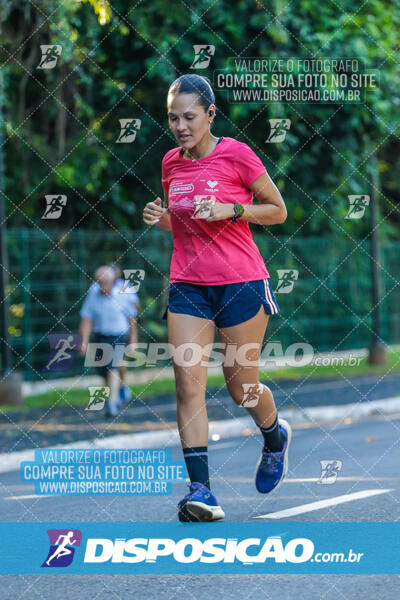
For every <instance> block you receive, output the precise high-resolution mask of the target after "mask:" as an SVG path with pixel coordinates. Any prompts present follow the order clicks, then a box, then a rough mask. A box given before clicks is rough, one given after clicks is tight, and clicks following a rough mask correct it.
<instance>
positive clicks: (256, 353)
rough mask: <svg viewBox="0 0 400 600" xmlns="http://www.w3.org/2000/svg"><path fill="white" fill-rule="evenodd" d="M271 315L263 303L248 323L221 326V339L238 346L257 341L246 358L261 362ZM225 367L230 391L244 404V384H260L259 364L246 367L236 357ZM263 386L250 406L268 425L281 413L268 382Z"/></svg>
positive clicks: (258, 419)
mask: <svg viewBox="0 0 400 600" xmlns="http://www.w3.org/2000/svg"><path fill="white" fill-rule="evenodd" d="M268 319H269V316H268V315H267V314H266V312H265V310H264V307H263V306H261V308H260V310H259V312H258V313H257V314H256V315H255V316H254V317H252V318H251V319H248V320H247V321H245V322H244V323H239V325H233V326H232V327H222V328H220V329H218V337H219V340H220V342H224V343H225V344H236V345H237V349H240V347H241V346H243V345H244V344H249V343H253V344H257V347H254V349H253V348H251V349H249V350H248V351H247V352H246V359H247V360H248V361H254V362H257V363H258V360H259V357H260V354H261V346H262V342H263V339H264V334H265V330H266V328H267V324H268ZM223 371H224V376H225V381H226V386H227V388H228V391H229V393H230V395H231V396H232V398H233V400H234V401H235V402H236V403H237V404H242V402H243V400H244V398H245V396H244V390H243V384H252V385H257V384H259V374H258V365H257V366H250V367H246V366H243V365H240V364H238V362H237V361H236V360H235V362H234V364H233V366H226V365H225V364H224V365H223ZM259 389H260V393H259V394H258V402H257V404H256V406H253V407H246V409H247V410H248V412H249V413H250V414H251V416H252V417H253V419H254V421H255V422H256V424H257V425H258V426H259V427H262V428H264V429H268V428H269V427H271V426H272V425H273V424H274V422H275V420H276V416H277V413H276V408H275V402H274V397H273V395H272V392H271V390H270V389H269V388H268V387H267V386H266V385H262V386H261V385H260V386H259Z"/></svg>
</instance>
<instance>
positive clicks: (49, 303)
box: [8, 228, 400, 380]
mask: <svg viewBox="0 0 400 600" xmlns="http://www.w3.org/2000/svg"><path fill="white" fill-rule="evenodd" d="M253 237H254V240H255V241H256V243H257V244H258V247H259V249H260V252H261V255H262V256H263V258H264V260H265V263H266V265H267V268H268V270H269V272H270V275H271V278H272V284H273V288H274V290H277V289H279V288H280V289H281V291H283V292H284V293H278V295H277V300H278V303H279V305H280V313H279V314H278V315H277V316H274V317H272V318H271V319H270V322H269V325H268V330H267V336H266V340H267V339H268V341H276V342H280V343H281V344H282V348H283V351H285V349H286V348H287V347H288V346H289V345H291V344H293V343H303V342H307V343H309V344H311V345H312V346H313V348H314V350H315V351H317V352H321V351H327V350H332V351H333V350H345V349H351V348H361V347H366V346H368V345H369V343H370V341H371V338H372V310H371V309H372V300H371V296H372V291H371V275H370V273H371V257H370V252H369V244H368V242H352V241H348V240H345V239H340V238H337V237H334V238H296V239H293V238H287V237H286V238H283V237H276V236H274V235H269V234H268V233H261V234H260V233H254V234H253ZM171 252H172V236H171V234H169V233H168V232H163V231H160V230H158V229H156V228H152V229H151V230H140V231H130V230H126V231H118V232H117V231H116V232H104V231H86V230H85V231H83V230H73V231H68V232H63V231H60V230H50V231H49V232H47V233H46V234H43V233H42V232H39V231H36V230H31V229H11V230H9V231H8V253H9V265H8V268H9V285H8V302H9V309H10V343H11V345H12V355H13V367H14V368H15V369H16V370H17V371H19V372H21V373H22V374H23V376H24V378H25V380H40V379H46V378H48V377H52V378H54V377H57V373H51V374H50V375H47V374H46V375H45V374H44V373H43V372H42V369H43V367H44V365H45V364H46V360H47V358H48V354H49V344H48V340H47V335H48V334H50V333H77V331H78V325H79V310H80V307H81V305H82V302H83V300H84V297H85V294H86V293H87V290H88V288H89V286H90V285H91V283H92V282H93V277H94V275H93V274H94V271H95V269H96V268H97V267H98V266H99V265H101V264H111V263H113V264H118V266H120V268H121V269H143V270H144V271H145V277H144V280H143V281H142V283H141V285H140V289H139V292H138V295H139V298H140V303H141V308H140V314H139V317H138V336H139V341H140V342H156V341H157V342H166V341H167V326H166V321H163V320H162V319H161V316H162V313H163V311H164V309H165V307H166V305H167V302H168V281H169V280H168V274H169V263H170V256H171ZM399 255H400V242H391V243H389V242H386V243H385V244H384V245H382V248H381V256H380V258H379V265H380V283H381V304H380V308H381V316H382V325H381V326H382V339H383V340H384V341H385V342H387V343H389V344H394V343H399V341H400V291H399V278H400V277H399V276H400V261H399V260H398V257H399ZM282 270H287V271H290V273H298V277H297V279H296V280H294V281H293V282H292V283H293V286H291V284H290V282H289V285H287V284H286V285H285V284H283V287H282V277H283V278H284V277H285V275H283V276H282V273H281V271H282ZM279 275H281V277H279ZM289 279H290V278H289ZM291 287H292V289H291V291H288V288H291ZM216 339H217V338H216ZM82 367H83V359H82V358H81V357H76V359H75V363H74V367H73V368H72V369H71V370H69V371H68V375H76V374H80V373H82ZM59 375H60V376H63V377H65V376H66V373H60V374H59Z"/></svg>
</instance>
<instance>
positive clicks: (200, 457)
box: [183, 446, 210, 489]
mask: <svg viewBox="0 0 400 600" xmlns="http://www.w3.org/2000/svg"><path fill="white" fill-rule="evenodd" d="M183 457H184V459H185V463H186V468H187V471H188V474H189V479H190V481H191V482H192V483H193V481H199V482H200V483H202V484H203V485H206V486H207V487H208V489H210V479H209V474H208V450H207V446H197V447H196V448H183Z"/></svg>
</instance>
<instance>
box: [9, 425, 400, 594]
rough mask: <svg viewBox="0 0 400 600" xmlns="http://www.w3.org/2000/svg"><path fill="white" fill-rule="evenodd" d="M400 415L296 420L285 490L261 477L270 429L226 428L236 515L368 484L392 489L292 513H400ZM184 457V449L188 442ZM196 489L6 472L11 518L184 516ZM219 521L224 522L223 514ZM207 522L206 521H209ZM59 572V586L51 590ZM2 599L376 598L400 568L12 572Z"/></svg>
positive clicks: (396, 586)
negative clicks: (59, 487) (58, 482)
mask: <svg viewBox="0 0 400 600" xmlns="http://www.w3.org/2000/svg"><path fill="white" fill-rule="evenodd" d="M399 432H400V418H392V419H389V418H373V419H372V418H371V419H368V420H364V421H359V422H356V423H349V424H346V425H343V424H341V425H332V426H324V427H322V428H321V427H311V428H303V429H295V430H294V432H293V439H292V446H291V452H290V461H289V472H288V477H287V479H286V481H285V482H284V483H283V484H282V486H281V487H280V488H279V490H276V491H275V492H274V493H272V494H269V495H266V496H263V495H260V494H258V493H257V491H256V489H255V487H254V483H253V472H254V466H255V463H256V461H257V458H258V455H259V452H260V449H261V439H260V436H242V437H236V438H224V439H221V441H219V442H215V443H212V444H211V445H210V466H211V477H212V489H213V491H214V493H215V494H216V495H217V498H218V500H219V503H220V504H221V506H222V507H223V509H224V510H225V513H226V520H228V521H242V522H248V521H253V520H254V518H255V517H259V516H260V515H267V516H265V517H264V519H265V520H268V518H269V517H268V515H269V514H270V513H276V512H278V511H282V510H284V509H293V508H295V507H302V506H303V505H305V504H309V503H312V502H316V501H319V500H326V499H333V498H335V497H337V496H343V495H348V494H356V493H358V492H361V491H366V490H378V491H382V490H390V491H389V492H385V493H381V494H379V495H376V496H371V497H365V498H359V499H354V500H352V501H349V502H346V503H343V504H333V505H331V506H327V507H324V508H320V509H319V510H310V508H307V507H306V508H302V509H298V510H301V512H300V513H299V514H294V515H293V514H292V515H291V516H289V517H282V518H281V520H282V521H291V522H304V521H315V522H335V521H337V522H345V521H389V522H390V521H397V520H398V519H399V515H400V474H399V464H400V460H399V459H400V449H399V442H400V436H399ZM173 453H174V458H175V459H176V460H180V459H181V451H180V449H179V448H174V449H173ZM320 460H340V461H342V469H341V471H340V473H339V475H338V479H337V481H336V483H334V484H333V485H321V484H317V480H318V478H319V477H320V474H321V467H320V462H319V461H320ZM185 493H186V487H185V484H183V483H176V484H174V487H173V493H172V495H171V496H168V497H164V498H161V497H157V496H156V497H121V496H109V497H76V496H75V497H30V496H31V495H32V494H33V491H32V486H31V485H29V484H26V483H21V482H20V481H19V474H18V473H16V472H14V473H6V474H3V475H1V476H0V514H1V519H2V521H65V520H66V519H68V520H71V521H97V522H99V521H111V522H113V521H154V520H157V521H174V520H176V504H177V502H178V500H179V499H180V498H181V497H182V496H183V495H184V494H185ZM215 526H216V528H217V527H218V524H217V523H216V524H215ZM199 527H201V525H199ZM49 581H51V592H50V591H49V590H50V588H49ZM0 583H1V587H0V599H1V600H11V599H12V600H18V599H19V598H21V599H22V598H28V597H29V598H30V599H32V598H35V599H36V598H38V599H41V600H48V599H50V598H54V599H60V600H61V599H65V598H66V597H68V598H77V599H79V600H81V599H82V600H86V599H88V600H89V599H91V600H103V599H113V600H114V599H115V600H117V599H119V600H127V599H131V598H134V599H136V598H137V599H140V600H142V599H143V598H159V597H162V598H165V599H166V600H172V599H175V598H188V599H189V600H192V599H193V600H202V599H208V598H209V597H210V596H212V597H215V596H219V597H220V598H223V599H225V598H226V599H229V598H235V599H238V598H249V599H250V600H253V599H256V598H260V599H268V600H272V599H273V600H275V598H279V600H285V599H292V598H293V597H295V596H296V595H298V594H299V592H300V593H301V595H302V597H303V598H304V600H322V599H324V600H333V599H335V600H338V599H340V600H341V599H350V598H351V599H353V598H354V599H356V598H357V599H358V598H368V599H370V598H376V599H381V598H382V599H383V598H385V600H395V599H396V600H397V599H398V598H399V596H400V577H399V576H397V575H396V576H394V575H391V576H389V575H388V576H384V575H380V576H376V575H358V576H354V575H324V576H321V575H268V576H267V575H265V576H263V575H226V576H224V575H197V576H196V575H192V574H188V575H173V576H165V575H162V576H138V575H131V576H122V575H104V576H102V575H96V576H91V577H89V576H81V575H68V576H67V575H65V576H58V575H57V576H55V575H53V576H51V579H49V576H48V575H39V576H33V575H17V576H16V575H13V576H8V575H3V576H1V577H0Z"/></svg>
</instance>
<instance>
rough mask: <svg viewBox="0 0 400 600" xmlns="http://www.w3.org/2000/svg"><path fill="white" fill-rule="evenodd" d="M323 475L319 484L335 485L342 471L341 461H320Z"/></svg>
mask: <svg viewBox="0 0 400 600" xmlns="http://www.w3.org/2000/svg"><path fill="white" fill-rule="evenodd" d="M319 462H320V464H321V475H320V478H319V479H318V481H317V483H324V484H332V483H335V481H336V479H337V476H338V474H339V472H340V471H341V470H342V461H341V460H320V461H319Z"/></svg>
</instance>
